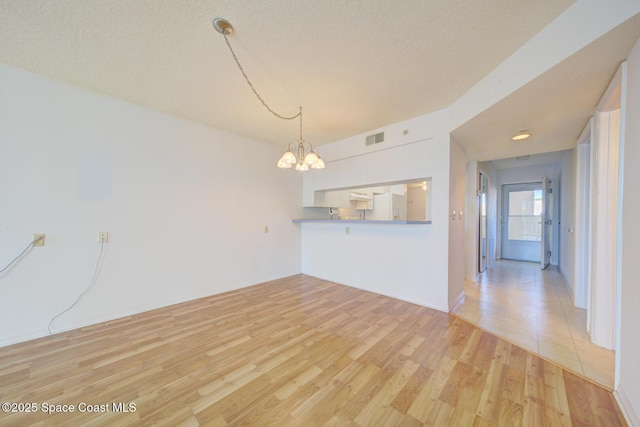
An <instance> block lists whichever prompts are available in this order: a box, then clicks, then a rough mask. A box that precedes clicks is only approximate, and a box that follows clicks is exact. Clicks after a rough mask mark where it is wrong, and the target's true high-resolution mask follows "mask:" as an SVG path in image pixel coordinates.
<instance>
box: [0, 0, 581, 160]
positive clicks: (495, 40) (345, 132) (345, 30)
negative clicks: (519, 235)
mask: <svg viewBox="0 0 640 427" xmlns="http://www.w3.org/2000/svg"><path fill="white" fill-rule="evenodd" d="M572 3H573V1H572V0H536V1H525V0H521V1H514V0H476V1H468V0H432V1H424V0H403V1H389V0H385V1H382V0H350V1H344V0H323V1H300V0H263V1H258V0H253V1H249V0H235V1H203V0H183V1H178V0H175V1H161V0H135V1H132V0H74V1H71V0H56V1H43V0H0V40H2V43H0V62H2V63H5V64H10V65H13V66H16V67H20V68H23V69H26V70H30V71H33V72H36V73H39V74H42V75H46V76H50V77H52V78H54V79H58V80H62V81H65V82H68V83H71V84H73V85H77V86H80V87H84V88H87V89H91V90H94V91H97V92H101V93H105V94H108V95H111V96H114V97H117V98H122V99H126V100H129V101H132V102H135V103H138V104H142V105H145V106H147V107H150V108H154V109H157V110H161V111H165V112H168V113H171V114H175V115H178V116H181V117H185V118H188V119H192V120H195V121H199V122H202V123H206V124H210V125H212V126H215V127H218V128H222V129H227V130H231V131H233V132H236V133H240V134H243V135H247V136H251V137H254V138H258V139H261V140H265V141H269V142H273V143H278V144H283V143H284V144H286V143H289V142H293V141H294V140H295V138H296V136H297V127H298V123H297V122H284V121H281V120H279V119H276V118H275V117H273V116H271V115H270V114H269V113H268V112H267V111H266V110H265V109H264V108H263V107H262V106H261V105H260V104H259V102H258V101H257V100H256V99H255V98H254V97H253V94H252V93H251V91H250V89H249V87H248V86H247V85H246V83H245V82H244V80H243V79H242V76H241V74H240V73H239V71H238V70H237V69H236V68H235V64H234V63H233V61H232V58H231V57H230V55H229V52H228V51H227V50H226V46H225V44H224V39H223V38H222V36H221V35H220V34H218V33H217V32H216V31H215V30H214V29H213V28H212V26H211V21H212V18H214V17H217V16H221V17H224V18H226V19H228V20H229V21H230V22H231V23H232V24H233V26H234V28H235V33H234V34H233V35H232V36H231V38H230V40H231V43H232V45H233V46H234V48H235V50H236V52H237V54H238V57H239V59H240V61H241V62H242V64H243V65H244V68H245V70H246V72H247V74H248V75H249V77H250V78H251V80H252V81H253V83H254V85H255V86H256V88H257V89H258V91H259V92H260V93H261V95H262V96H263V97H264V98H265V99H266V101H267V102H268V103H269V104H271V106H272V107H273V108H274V109H275V110H277V111H278V112H280V113H281V114H285V115H292V114H295V113H296V112H297V110H298V106H300V105H302V106H303V107H304V119H305V121H304V125H305V128H304V129H305V135H304V136H305V139H306V140H307V141H309V142H312V143H314V144H323V143H327V142H331V141H335V140H338V139H341V138H345V137H348V136H351V135H354V134H358V133H361V132H365V131H368V130H372V129H376V128H379V127H382V126H385V125H388V124H390V123H395V122H398V121H402V120H405V119H409V118H412V117H416V116H419V115H421V114H425V113H429V112H432V111H435V110H438V109H441V108H445V107H448V106H449V105H451V104H452V103H453V102H454V101H455V100H456V99H457V98H458V97H459V96H460V95H462V94H463V93H464V92H466V91H467V90H468V89H469V88H470V87H471V86H473V85H474V84H475V83H476V82H478V81H479V80H480V79H482V78H483V77H484V76H485V75H486V74H487V73H488V72H490V71H491V70H492V69H494V68H495V67H496V66H497V65H498V64H500V63H501V62H502V61H503V60H504V59H505V58H507V57H508V56H509V55H510V54H512V53H513V52H514V51H515V50H517V49H518V48H519V47H520V46H521V45H522V44H524V43H525V42H526V41H528V40H529V39H530V38H531V37H532V36H533V35H534V34H536V33H537V32H538V31H540V30H541V29H542V28H543V27H545V26H546V25H547V24H548V23H549V22H550V21H551V20H553V19H554V18H555V17H556V16H557V15H558V14H560V13H561V12H562V11H564V10H565V9H566V8H567V7H568V6H570V5H571V4H572ZM514 96H517V95H514ZM496 111H502V110H496ZM515 118H518V117H515ZM490 119H491V120H493V119H495V117H494V116H491V117H490ZM518 124H519V123H518ZM484 125H486V123H485V124H484ZM484 125H483V124H482V123H479V122H477V121H476V122H475V123H474V124H473V126H476V127H477V128H482V126H484ZM527 125H528V123H527ZM474 130H475V128H473V127H469V128H468V129H466V130H465V129H461V130H460V131H459V135H458V137H459V139H461V140H462V142H463V143H465V144H466V140H467V137H468V135H467V133H468V132H469V131H474ZM505 131H506V129H505ZM573 136H575V135H573ZM469 140H471V139H469ZM557 149H558V148H557Z"/></svg>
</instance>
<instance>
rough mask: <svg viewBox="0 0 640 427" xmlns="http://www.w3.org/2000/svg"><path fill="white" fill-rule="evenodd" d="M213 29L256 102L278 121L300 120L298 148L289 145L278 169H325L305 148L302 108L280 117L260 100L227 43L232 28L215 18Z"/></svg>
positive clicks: (221, 19)
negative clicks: (228, 52)
mask: <svg viewBox="0 0 640 427" xmlns="http://www.w3.org/2000/svg"><path fill="white" fill-rule="evenodd" d="M213 28H215V29H216V31H217V32H219V33H220V34H222V36H223V37H224V41H225V42H226V44H227V47H228V48H229V51H230V52H231V56H232V57H233V60H234V61H235V62H236V65H237V66H238V69H239V70H240V72H241V73H242V75H243V77H244V79H245V80H246V81H247V84H248V85H249V87H250V88H251V90H252V91H253V94H254V95H255V96H256V98H258V100H259V101H260V102H261V103H262V105H263V106H264V107H265V108H266V109H267V110H268V111H269V112H270V113H271V114H273V115H274V116H276V117H277V118H279V119H283V120H293V119H296V118H298V117H299V118H300V137H299V138H298V146H297V147H295V148H294V147H292V144H289V147H288V148H287V151H285V153H284V154H283V155H282V157H281V158H280V160H278V163H277V166H278V167H279V168H280V169H291V168H292V167H293V165H295V170H297V171H300V172H304V171H308V170H309V168H311V169H324V168H325V165H324V161H323V160H322V158H320V154H318V152H317V151H315V150H314V149H313V146H312V145H311V144H307V147H306V148H305V143H304V139H302V107H300V111H299V112H298V114H296V115H295V116H289V117H287V116H283V115H280V114H278V113H276V112H275V111H273V110H272V109H271V107H270V106H269V105H268V104H267V103H266V102H265V100H264V99H262V97H261V96H260V95H259V94H258V92H257V91H256V88H255V87H253V83H251V81H250V80H249V77H247V74H246V73H245V72H244V69H243V68H242V65H240V61H238V57H237V56H236V53H235V52H234V51H233V48H232V47H231V44H230V43H229V38H228V37H227V36H228V35H230V34H231V33H232V32H233V26H231V24H230V23H229V21H227V20H226V19H224V18H215V19H214V20H213Z"/></svg>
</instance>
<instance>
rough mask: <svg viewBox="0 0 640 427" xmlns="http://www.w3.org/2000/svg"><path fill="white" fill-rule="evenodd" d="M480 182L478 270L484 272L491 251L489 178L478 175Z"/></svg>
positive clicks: (481, 174)
mask: <svg viewBox="0 0 640 427" xmlns="http://www.w3.org/2000/svg"><path fill="white" fill-rule="evenodd" d="M478 179H479V183H478V188H479V189H480V191H479V199H478V205H479V206H478V219H479V222H480V223H479V231H480V233H479V235H478V272H479V273H482V272H484V271H485V270H486V269H487V254H488V253H489V240H488V229H489V222H488V217H487V209H488V200H487V197H488V180H487V176H486V175H485V174H483V173H480V174H479V175H478Z"/></svg>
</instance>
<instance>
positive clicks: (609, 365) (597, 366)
mask: <svg viewBox="0 0 640 427" xmlns="http://www.w3.org/2000/svg"><path fill="white" fill-rule="evenodd" d="M453 312H454V313H455V314H456V315H458V316H461V317H462V318H464V319H465V320H468V321H470V322H472V323H474V324H476V325H478V326H480V327H481V328H484V329H486V330H488V331H490V332H492V333H495V334H496V335H498V336H500V337H502V338H505V339H507V340H509V341H510V342H512V343H514V344H517V345H519V346H521V347H523V348H525V349H527V350H530V351H533V352H534V353H536V354H539V355H540V356H542V357H544V358H546V359H549V360H551V361H553V362H556V363H558V364H560V365H561V366H563V367H565V368H567V369H570V370H571V371H573V372H575V373H577V374H579V375H583V376H585V377H586V378H589V379H590V380H592V381H595V382H597V383H598V384H601V385H603V386H605V387H607V388H608V389H610V390H612V389H613V383H614V362H615V354H614V352H613V351H611V350H605V349H604V348H600V347H598V346H596V345H594V344H592V343H591V339H590V338H589V335H588V334H587V331H586V329H587V326H586V325H587V311H586V310H584V309H579V308H576V307H575V306H574V305H573V302H572V301H571V297H570V295H569V292H568V291H567V289H566V287H565V284H564V280H563V279H562V276H561V275H560V273H559V272H558V270H557V268H556V267H553V266H551V267H549V268H547V269H546V270H540V265H539V264H534V263H530V262H516V261H505V260H499V261H496V262H495V264H494V265H493V266H492V267H491V268H490V269H488V270H487V271H486V272H485V273H483V274H482V275H481V278H480V280H479V281H478V282H477V283H474V282H466V283H465V298H464V300H463V301H462V303H460V304H458V305H457V306H456V307H455V308H454V310H453Z"/></svg>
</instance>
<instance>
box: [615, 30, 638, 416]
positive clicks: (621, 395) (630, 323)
mask: <svg viewBox="0 0 640 427" xmlns="http://www.w3.org/2000/svg"><path fill="white" fill-rule="evenodd" d="M625 98H626V100H625ZM623 102H626V117H625V118H624V119H625V120H624V121H625V127H626V129H625V131H624V135H625V136H624V166H623V167H624V171H623V173H624V188H623V190H622V236H621V238H622V255H621V274H620V287H621V290H620V298H619V300H618V304H619V307H620V319H619V322H620V329H619V331H618V332H619V338H618V340H619V344H618V351H617V353H616V356H617V366H616V369H617V370H618V372H617V373H618V375H617V378H618V385H617V390H616V396H617V398H618V401H619V402H620V403H621V406H622V407H623V409H624V410H625V412H626V414H627V418H628V421H630V422H631V425H635V426H640V334H639V333H638V324H640V286H638V260H640V223H639V222H638V212H640V187H638V182H640V168H638V166H637V165H638V163H640V121H638V117H640V42H638V43H636V45H635V46H634V48H633V49H632V51H631V53H630V54H629V56H628V57H627V91H626V93H623Z"/></svg>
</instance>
